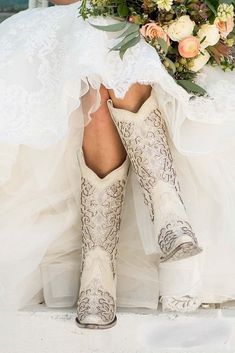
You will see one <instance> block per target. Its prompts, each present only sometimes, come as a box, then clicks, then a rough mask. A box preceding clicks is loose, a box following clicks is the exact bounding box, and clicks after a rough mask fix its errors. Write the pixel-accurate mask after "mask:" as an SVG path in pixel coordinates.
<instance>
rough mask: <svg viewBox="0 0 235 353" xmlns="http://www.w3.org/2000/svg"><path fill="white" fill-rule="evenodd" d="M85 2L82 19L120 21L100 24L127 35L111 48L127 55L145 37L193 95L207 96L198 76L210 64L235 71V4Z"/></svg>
mask: <svg viewBox="0 0 235 353" xmlns="http://www.w3.org/2000/svg"><path fill="white" fill-rule="evenodd" d="M87 1H88V0H83V1H82V3H81V7H80V10H79V11H80V15H81V16H82V17H83V18H84V19H87V18H89V17H90V16H95V17H96V16H100V15H102V16H111V17H113V18H115V19H118V20H120V21H118V22H117V23H115V24H112V25H108V26H96V25H93V26H94V27H96V28H97V29H100V30H105V31H109V32H118V31H122V32H121V35H119V36H118V38H119V39H120V42H119V43H118V44H117V45H115V46H114V47H113V48H111V50H116V51H119V54H120V57H121V58H123V56H124V55H125V52H126V51H127V50H128V49H129V48H130V47H132V46H134V45H136V44H137V43H138V42H139V41H140V39H141V37H143V38H144V39H145V40H146V42H147V43H149V44H150V45H151V46H153V47H154V48H155V49H156V51H157V52H158V54H159V56H160V59H161V61H162V64H163V65H164V66H165V68H166V69H167V70H168V72H169V74H170V75H172V76H173V77H174V79H175V80H176V82H177V83H178V84H179V85H181V86H182V87H183V88H184V89H186V90H187V91H188V92H191V93H194V94H198V95H204V94H206V92H205V90H204V89H203V88H202V87H200V86H198V85H197V84H196V83H195V82H194V81H195V78H196V76H197V74H198V72H200V70H201V69H202V68H203V66H204V65H206V64H211V65H213V66H219V67H221V69H222V70H224V71H229V70H233V69H234V68H235V46H234V43H235V31H234V4H235V0H90V1H89V3H87Z"/></svg>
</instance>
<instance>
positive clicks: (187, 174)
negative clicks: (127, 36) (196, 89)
mask: <svg viewBox="0 0 235 353" xmlns="http://www.w3.org/2000/svg"><path fill="white" fill-rule="evenodd" d="M79 4H80V3H79V2H78V3H75V4H73V5H69V6H58V7H52V8H48V9H35V10H28V11H25V12H22V13H20V14H18V15H16V16H14V17H12V18H11V19H9V20H7V21H5V22H4V23H3V24H2V25H1V26H0V107H1V113H0V140H1V143H0V181H1V186H0V216H1V217H0V229H1V231H0V240H1V244H2V245H1V248H0V265H1V266H0V288H1V291H0V300H1V306H2V307H3V306H4V307H5V306H9V305H10V306H14V308H21V307H23V306H24V305H27V304H29V303H33V302H34V303H35V302H36V303H38V302H40V301H42V300H43V299H44V300H46V303H47V304H48V305H51V306H69V305H72V304H74V303H75V301H76V296H77V293H78V286H79V276H80V272H79V271H80V256H81V231H80V170H79V165H78V161H77V153H78V151H79V149H80V148H81V145H82V137H83V129H84V126H85V125H86V124H88V123H89V120H90V113H91V112H92V111H95V110H96V109H97V107H98V106H99V103H100V95H99V88H100V85H101V84H103V85H105V86H106V87H107V88H112V89H114V91H115V93H116V95H117V96H118V97H123V96H124V94H125V92H126V91H127V90H128V88H129V87H130V86H131V84H132V83H134V82H140V83H148V84H151V85H152V86H153V89H154V90H156V95H157V102H156V104H158V105H159V107H160V109H161V111H162V113H163V116H164V118H165V120H166V123H167V127H168V131H169V141H170V143H171V147H172V151H173V154H174V158H175V163H176V169H177V171H178V174H179V180H180V183H181V189H182V193H183V198H184V202H185V205H186V207H187V211H188V215H189V218H190V221H191V223H192V225H193V227H194V229H195V231H196V234H197V237H198V240H199V242H200V244H201V245H202V247H203V248H204V252H203V253H202V254H200V255H198V256H195V257H193V258H190V259H187V260H182V261H178V262H174V263H164V264H161V265H159V254H158V253H157V252H156V239H155V238H154V234H153V231H152V225H151V222H150V219H149V216H148V212H147V210H146V209H145V206H144V202H143V197H142V194H141V191H140V188H139V185H138V183H137V180H136V178H135V175H134V174H133V172H132V171H131V174H130V178H129V181H128V186H127V192H126V198H125V205H124V212H123V220H122V226H121V232H120V243H119V255H118V305H119V306H129V307H130V306H139V307H148V308H156V307H157V305H158V299H159V296H160V295H162V296H163V297H181V296H185V295H189V296H192V297H198V298H199V299H200V302H208V301H209V302H223V301H226V300H229V299H232V298H233V299H234V298H235V281H234V279H235V270H234V269H235V258H234V251H235V240H234V239H235V222H234V220H233V213H234V210H235V204H234V203H235V182H234V180H235V179H234V176H235V146H234V145H235V142H234V136H235V114H234V108H235V107H234V104H235V103H234V98H233V95H234V93H233V92H234V89H235V75H234V74H233V73H223V72H222V71H219V70H217V69H215V68H209V67H208V68H205V69H204V70H203V72H202V74H201V75H200V77H199V79H198V82H199V83H200V84H201V85H202V86H203V87H204V88H206V89H207V91H208V94H209V97H208V98H205V97H201V98H199V97H197V98H193V99H191V100H190V96H189V95H188V94H187V93H186V92H185V91H184V90H183V89H182V88H181V87H179V86H178V85H177V84H176V83H175V82H174V80H173V79H172V78H171V77H170V76H169V75H168V73H167V72H166V71H165V69H164V68H163V67H162V65H161V63H160V60H159V58H158V56H157V53H156V52H155V50H154V49H153V48H152V47H150V46H148V45H147V44H146V43H145V41H144V40H143V41H141V42H140V43H139V44H138V45H136V46H135V47H133V48H131V49H129V50H128V51H127V53H126V54H125V56H124V59H123V61H122V60H121V59H120V57H119V55H118V53H117V52H110V51H109V49H110V48H111V47H112V46H113V44H114V43H116V39H115V36H114V34H111V33H106V32H103V31H99V30H96V29H95V28H94V27H92V26H91V25H90V24H89V23H88V22H87V21H86V22H85V21H84V20H83V19H81V18H78V10H77V9H78V6H79ZM91 21H92V22H94V23H99V24H108V23H112V22H113V21H114V20H112V19H107V18H106V19H105V18H97V19H92V20H91Z"/></svg>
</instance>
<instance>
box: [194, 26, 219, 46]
mask: <svg viewBox="0 0 235 353" xmlns="http://www.w3.org/2000/svg"><path fill="white" fill-rule="evenodd" d="M197 36H198V38H199V40H200V42H201V49H205V48H207V47H208V46H209V45H215V44H216V43H218V41H219V39H220V34H219V30H218V28H217V27H216V25H215V24H213V25H210V24H207V23H206V24H204V25H202V26H201V28H200V29H199V31H198V34H197ZM204 38H205V39H204ZM203 39H204V40H203Z"/></svg>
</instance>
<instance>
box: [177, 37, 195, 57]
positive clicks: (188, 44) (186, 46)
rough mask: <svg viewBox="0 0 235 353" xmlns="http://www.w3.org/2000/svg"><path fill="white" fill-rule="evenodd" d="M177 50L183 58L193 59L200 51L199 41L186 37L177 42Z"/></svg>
mask: <svg viewBox="0 0 235 353" xmlns="http://www.w3.org/2000/svg"><path fill="white" fill-rule="evenodd" d="M178 50H179V53H180V55H181V56H182V57H183V58H186V59H188V58H194V57H195V56H197V55H198V54H199V51H200V40H199V39H198V38H196V37H194V36H190V37H187V38H185V39H183V40H181V41H180V42H179V46H178Z"/></svg>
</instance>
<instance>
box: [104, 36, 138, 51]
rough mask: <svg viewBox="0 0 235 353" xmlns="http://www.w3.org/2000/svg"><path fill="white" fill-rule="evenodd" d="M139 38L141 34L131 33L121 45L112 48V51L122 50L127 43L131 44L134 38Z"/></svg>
mask: <svg viewBox="0 0 235 353" xmlns="http://www.w3.org/2000/svg"><path fill="white" fill-rule="evenodd" d="M138 36H139V32H133V33H130V34H129V35H128V36H126V37H125V38H124V39H123V40H122V41H121V42H120V43H118V44H117V45H115V46H114V47H113V48H111V49H110V51H111V50H120V49H121V47H122V46H123V45H125V44H126V43H128V42H130V41H131V40H132V39H133V38H135V37H138Z"/></svg>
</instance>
